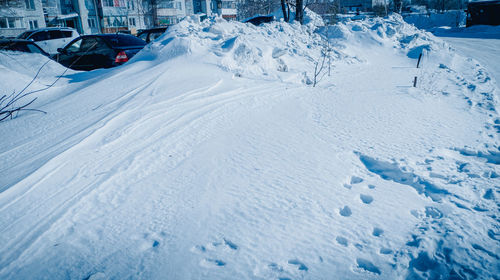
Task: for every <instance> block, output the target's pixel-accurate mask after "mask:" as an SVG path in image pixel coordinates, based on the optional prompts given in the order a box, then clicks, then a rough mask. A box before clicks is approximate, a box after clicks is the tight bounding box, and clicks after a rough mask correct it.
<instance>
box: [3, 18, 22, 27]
mask: <svg viewBox="0 0 500 280" xmlns="http://www.w3.org/2000/svg"><path fill="white" fill-rule="evenodd" d="M21 27H23V26H22V24H21V18H13V17H1V18H0V28H21Z"/></svg>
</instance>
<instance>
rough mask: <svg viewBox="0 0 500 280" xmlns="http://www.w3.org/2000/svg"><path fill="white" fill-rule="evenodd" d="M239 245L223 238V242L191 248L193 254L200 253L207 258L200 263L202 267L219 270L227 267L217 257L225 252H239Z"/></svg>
mask: <svg viewBox="0 0 500 280" xmlns="http://www.w3.org/2000/svg"><path fill="white" fill-rule="evenodd" d="M238 248H239V247H238V245H236V244H235V243H234V242H232V241H230V240H229V239H227V238H222V240H221V241H215V242H210V243H208V244H207V245H196V246H194V247H193V248H191V252H193V253H199V254H203V255H205V256H207V257H206V258H203V259H202V260H201V261H200V266H202V267H206V268H217V267H223V266H226V264H227V263H226V262H225V261H224V260H222V259H220V258H218V257H215V256H217V255H219V254H221V253H224V252H226V253H227V252H234V251H236V250H238Z"/></svg>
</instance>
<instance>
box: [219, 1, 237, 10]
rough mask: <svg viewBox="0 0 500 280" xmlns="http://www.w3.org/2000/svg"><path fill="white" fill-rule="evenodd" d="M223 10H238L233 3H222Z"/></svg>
mask: <svg viewBox="0 0 500 280" xmlns="http://www.w3.org/2000/svg"><path fill="white" fill-rule="evenodd" d="M222 9H236V4H235V3H234V2H233V1H222Z"/></svg>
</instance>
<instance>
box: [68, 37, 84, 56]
mask: <svg viewBox="0 0 500 280" xmlns="http://www.w3.org/2000/svg"><path fill="white" fill-rule="evenodd" d="M81 44H82V39H78V40H76V41H75V42H73V43H72V44H71V45H69V46H68V47H66V51H67V52H69V53H75V52H78V51H80V45H81Z"/></svg>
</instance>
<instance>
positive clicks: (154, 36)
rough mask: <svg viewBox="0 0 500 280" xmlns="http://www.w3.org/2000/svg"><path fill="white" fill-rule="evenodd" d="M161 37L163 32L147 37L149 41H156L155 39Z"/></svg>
mask: <svg viewBox="0 0 500 280" xmlns="http://www.w3.org/2000/svg"><path fill="white" fill-rule="evenodd" d="M161 35H163V32H161V31H159V32H154V33H151V34H150V35H149V40H150V41H153V40H156V38H158V37H160V36H161Z"/></svg>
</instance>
